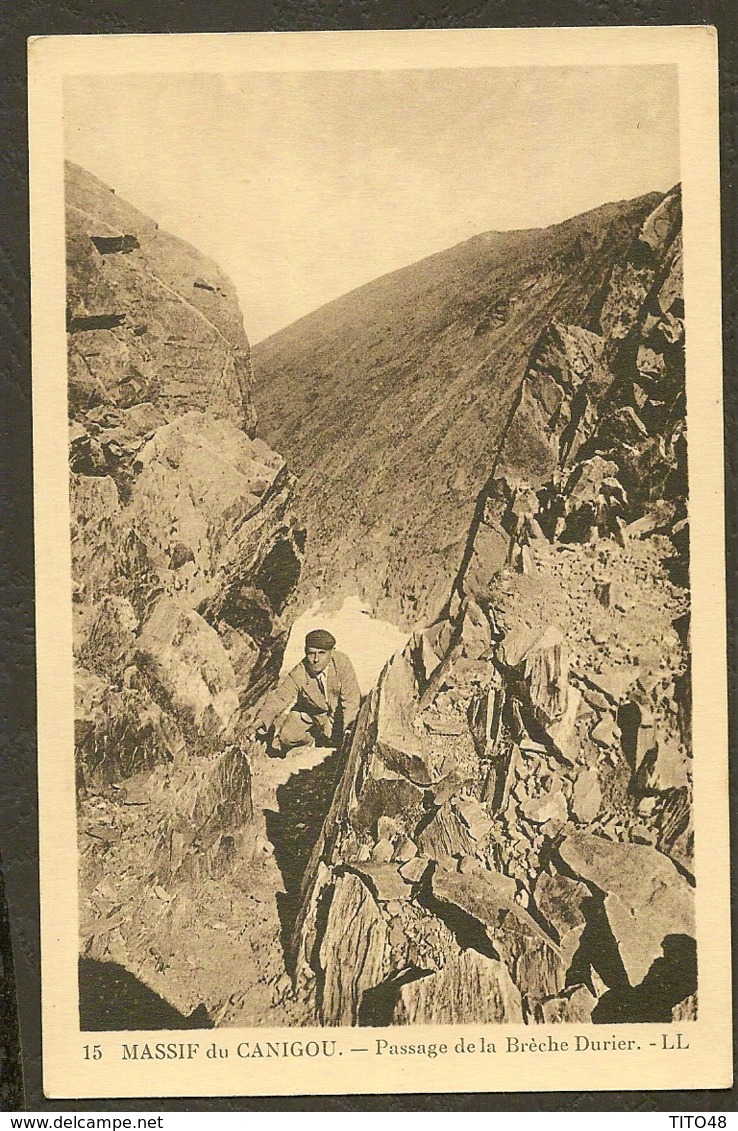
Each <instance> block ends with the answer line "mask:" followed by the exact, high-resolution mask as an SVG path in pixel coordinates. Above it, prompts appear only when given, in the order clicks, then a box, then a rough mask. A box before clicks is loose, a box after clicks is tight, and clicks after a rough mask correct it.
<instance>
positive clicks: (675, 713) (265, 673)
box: [29, 26, 732, 1099]
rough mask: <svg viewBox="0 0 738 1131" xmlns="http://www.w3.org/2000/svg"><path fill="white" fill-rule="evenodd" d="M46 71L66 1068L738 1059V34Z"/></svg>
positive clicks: (725, 1073) (632, 33)
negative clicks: (728, 655) (734, 810)
mask: <svg viewBox="0 0 738 1131" xmlns="http://www.w3.org/2000/svg"><path fill="white" fill-rule="evenodd" d="M29 75H30V78H29V97H30V165H31V220H32V223H31V229H32V290H33V386H34V405H33V410H34V459H35V523H36V561H37V618H38V620H37V633H38V700H39V716H38V725H39V790H40V816H41V843H40V863H41V900H42V908H41V911H42V957H43V968H42V989H43V1003H42V1004H43V1059H44V1081H45V1090H46V1093H47V1095H48V1096H49V1097H52V1098H58V1099H62V1098H72V1097H74V1098H90V1099H94V1098H101V1097H107V1098H112V1097H121V1098H124V1097H142V1096H143V1097H145V1096H152V1097H153V1096H157V1097H159V1096H220V1095H222V1096H226V1095H245V1096H249V1095H273V1096H276V1095H321V1094H335V1093H339V1094H342V1093H349V1094H351V1093H400V1092H455V1091H464V1092H467V1091H480V1092H495V1091H510V1090H516V1091H531V1090H539V1091H540V1090H552V1091H556V1090H582V1089H586V1090H597V1089H619V1090H622V1089H629V1088H633V1089H654V1088H656V1089H669V1088H719V1087H728V1086H729V1085H730V1083H731V1080H732V1060H731V988H730V936H729V912H730V900H729V890H728V787H727V722H726V685H727V680H726V665H725V595H724V588H725V580H724V535H723V455H722V453H723V443H722V410H721V405H722V400H721V380H722V374H721V326H720V310H721V292H720V202H719V182H718V99H717V47H716V37H715V32H714V29H711V28H708V27H697V26H695V27H637V28H636V27H620V28H558V29H535V30H534V29H526V30H522V29H517V30H515V29H508V30H494V29H488V30H470V31H392V32H389V31H386V32H336V33H294V34H293V33H286V34H281V33H280V34H277V33H274V34H272V33H269V34H228V35H143V36H137V35H119V36H118V35H113V36H105V35H103V36H89V37H86V36H79V37H77V36H69V37H63V36H50V37H44V36H41V37H38V38H36V39H33V40H31V41H30V43H29Z"/></svg>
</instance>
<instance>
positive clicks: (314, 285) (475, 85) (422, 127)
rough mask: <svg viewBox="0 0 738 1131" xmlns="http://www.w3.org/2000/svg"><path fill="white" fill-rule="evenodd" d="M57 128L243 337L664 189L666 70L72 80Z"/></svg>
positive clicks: (672, 104) (675, 141)
mask: <svg viewBox="0 0 738 1131" xmlns="http://www.w3.org/2000/svg"><path fill="white" fill-rule="evenodd" d="M64 125H65V151H66V155H67V157H68V158H70V159H71V160H72V161H75V162H77V163H78V164H80V165H82V166H84V167H85V168H86V169H88V170H89V171H90V172H91V173H94V174H95V175H96V176H98V177H100V178H101V179H102V180H103V181H105V182H106V183H107V184H108V185H110V186H111V187H112V188H114V189H115V190H116V192H117V193H118V195H119V196H121V197H123V198H124V199H126V200H128V201H129V202H130V203H131V204H133V205H135V207H137V208H139V209H140V210H141V211H142V212H145V213H146V214H147V215H148V216H150V217H151V218H152V219H154V220H156V221H157V222H158V223H159V225H160V227H162V228H165V229H167V230H168V231H170V232H172V233H173V234H175V235H178V236H180V237H181V238H183V239H185V240H187V241H189V242H190V243H192V244H194V245H195V247H197V248H198V249H199V250H200V251H202V252H203V253H204V254H205V255H208V256H210V257H211V258H213V259H215V260H216V262H217V263H218V264H219V266H220V267H221V268H222V269H223V270H224V271H225V272H226V273H227V274H228V275H229V276H230V278H231V279H232V281H233V283H234V284H235V286H236V289H237V292H238V296H239V300H240V303H241V308H242V311H243V315H244V325H245V328H246V333H247V335H248V337H249V339H250V341H251V343H252V344H255V343H256V342H258V341H260V340H261V339H263V338H265V337H267V336H269V335H270V334H272V333H274V332H275V331H276V330H278V329H280V328H281V327H283V326H286V325H288V324H289V323H291V322H293V321H295V320H296V319H297V318H300V317H302V316H303V315H304V314H307V313H309V312H310V311H312V310H314V309H316V308H317V307H319V306H322V305H323V304H324V303H326V302H328V301H330V300H331V299H333V298H336V297H338V296H339V295H341V294H345V293H346V292H347V291H350V290H353V289H354V288H355V287H357V286H360V285H361V284H362V283H365V282H368V281H369V280H371V279H374V278H376V277H378V276H379V275H383V274H385V273H386V272H388V271H392V270H395V269H396V268H398V267H402V266H405V265H406V264H408V263H413V262H415V261H416V260H418V259H421V258H423V257H424V256H426V255H430V254H432V253H433V252H436V251H440V250H442V249H443V248H446V247H451V246H453V245H454V244H456V243H459V242H460V241H461V240H464V239H467V238H469V237H470V236H473V235H477V234H478V233H480V232H484V231H489V230H493V229H494V230H508V229H512V228H529V227H545V226H547V225H549V224H552V223H557V222H559V221H561V220H565V219H568V218H569V217H570V216H574V215H576V214H577V213H580V212H584V211H586V210H587V209H589V208H594V207H596V206H597V205H599V204H604V203H606V202H607V201H611V200H623V199H628V198H631V197H634V196H639V195H641V194H643V193H646V192H651V191H654V190H660V191H665V190H666V189H668V188H670V187H671V186H672V185H673V184H675V183H676V182H677V181H678V180H679V133H678V91H677V72H676V68H672V67H621V66H617V67H614V66H613V67H604V66H597V67H581V66H579V67H526V68H515V67H509V68H507V67H502V68H501V67H495V68H492V67H490V68H479V69H465V70H463V69H451V68H449V69H444V70H408V71H353V72H351V71H336V72H330V71H323V72H320V71H311V72H294V71H292V72H287V73H279V74H277V73H251V74H244V75H232V74H228V75H217V74H186V75H184V74H183V75H172V74H166V75H164V74H162V75H155V74H151V75H141V74H131V75H112V76H111V75H107V76H104V77H99V76H89V77H87V76H86V77H75V78H69V79H67V80H66V83H65V99H64Z"/></svg>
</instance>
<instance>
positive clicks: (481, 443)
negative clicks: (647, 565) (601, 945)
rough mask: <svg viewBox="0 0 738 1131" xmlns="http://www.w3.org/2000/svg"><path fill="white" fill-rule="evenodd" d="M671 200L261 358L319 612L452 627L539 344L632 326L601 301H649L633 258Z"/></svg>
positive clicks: (504, 239) (616, 212)
mask: <svg viewBox="0 0 738 1131" xmlns="http://www.w3.org/2000/svg"><path fill="white" fill-rule="evenodd" d="M659 199H660V198H659V196H658V195H656V194H653V195H651V196H648V197H644V198H642V199H639V200H634V201H626V202H620V203H617V204H608V205H606V206H604V207H602V208H598V209H596V210H595V211H593V212H590V213H587V214H585V215H582V216H578V217H576V218H574V219H573V220H569V221H567V222H566V223H564V224H560V225H558V226H556V227H552V228H548V229H545V230H535V231H520V232H507V233H496V232H490V233H486V234H484V235H480V236H477V237H475V238H474V239H471V240H469V241H467V242H465V243H463V244H460V245H459V246H458V247H455V248H452V249H450V250H448V251H444V252H441V253H439V254H438V255H435V256H432V257H430V258H429V259H426V260H423V261H421V262H420V263H416V264H413V265H412V266H411V267H407V268H404V269H403V270H401V271H397V272H394V273H393V274H391V275H388V276H385V277H384V278H381V279H378V280H376V281H374V282H373V283H370V284H368V285H367V286H365V287H362V288H360V289H359V290H357V291H355V292H353V293H351V294H349V295H346V296H344V297H343V298H340V299H338V300H336V301H335V302H333V303H330V304H329V305H328V306H326V307H324V308H322V309H321V310H319V311H316V312H315V313H314V314H311V315H308V316H307V317H306V318H304V319H302V320H301V321H299V322H297V323H295V324H294V325H292V326H290V327H288V328H287V329H285V330H283V331H281V332H279V333H278V334H276V335H274V336H273V337H272V338H270V339H269V340H268V341H266V342H262V343H260V344H259V345H258V346H257V347H256V348H255V351H254V358H255V366H256V368H257V371H258V375H259V379H258V382H257V388H256V390H255V397H256V402H257V406H258V409H259V415H260V418H261V421H262V427H263V433H264V435H265V436H266V437H267V438H268V440H269V442H270V443H274V444H275V445H276V446H277V447H278V448H279V450H280V451H283V452H285V453H286V455H287V458H288V459H289V461H290V466H292V467H293V468H294V470H295V471H296V473H297V474H298V475H299V476H300V480H301V483H300V488H299V491H300V495H299V506H300V513H301V514H302V515H304V517H305V521H306V524H307V527H308V530H309V531H310V541H309V543H308V546H307V555H308V557H307V568H306V570H305V574H304V579H303V592H304V596H305V597H306V598H307V597H311V596H313V595H314V593H315V592H316V590H317V591H321V589H322V590H323V591H324V592H327V593H330V594H336V593H340V592H343V593H346V594H350V593H357V592H358V593H360V594H361V595H362V596H364V597H366V598H368V599H369V600H370V601H371V602H372V603H374V604H375V605H376V606H377V607H380V608H382V609H384V610H385V612H386V613H387V614H388V615H390V616H391V617H392V619H395V620H401V621H403V622H404V623H406V624H408V625H413V624H416V623H419V622H421V623H424V622H427V621H428V620H429V619H431V618H432V617H434V616H436V615H437V614H438V611H439V609H440V608H441V606H442V604H443V603H444V601H445V600H446V598H447V596H448V591H449V588H450V585H451V582H452V580H453V578H454V575H455V574H456V572H457V570H458V565H459V561H460V559H461V556H462V554H463V550H464V545H465V543H466V541H467V537H468V532H469V525H470V522H471V520H472V516H473V510H474V499H475V498H476V496H477V494H478V493H479V491H480V490H481V488H482V487H483V485H484V483H485V480H486V479H487V477H488V476H489V473H490V467H491V466H492V464H493V462H494V460H495V458H496V455H497V452H498V449H499V446H500V443H501V439H502V436H503V434H504V431H505V428H506V425H507V422H508V419H509V416H510V413H511V410H512V408H513V405H514V403H515V398H516V396H517V395H518V390H519V387H520V380H521V374H522V373H523V371H524V369H525V366H526V364H527V362H528V359H529V358H530V356H531V352H532V351H533V349H534V346H535V344H536V342H537V340H538V339H539V337H540V335H541V333H542V332H544V331H545V330H546V328H547V327H548V326H549V324H550V322H551V320H552V318H554V317H556V318H558V319H559V320H560V321H561V322H562V323H564V324H574V325H577V326H583V327H587V328H591V329H593V330H595V331H597V332H599V331H598V325H597V324H596V317H595V316H596V315H599V316H601V317H602V318H603V319H604V321H605V322H606V323H609V321H612V319H613V318H615V317H619V316H620V314H621V310H620V309H619V308H618V310H617V311H616V312H610V311H608V309H607V308H606V307H605V305H604V304H603V298H602V295H603V288H604V287H605V286H606V284H607V280H608V279H609V277H610V275H611V273H612V272H613V270H614V269H615V270H618V271H620V272H621V273H623V288H624V289H629V290H632V292H633V296H632V299H631V300H629V301H630V303H631V306H632V304H633V303H634V302H637V301H638V300H637V291H638V286H639V280H640V278H641V276H642V275H643V272H644V270H647V269H646V268H645V267H642V266H640V265H632V264H631V265H630V266H627V265H626V260H625V257H626V253H627V250H628V248H629V246H630V245H631V243H632V240H633V237H634V235H635V234H636V233H637V231H638V229H639V227H640V225H641V224H642V222H643V221H644V219H645V217H646V215H647V214H648V213H649V212H651V210H652V209H653V208H654V207H655V206H656V204H657V203H658V201H659ZM593 319H594V320H595V324H593ZM609 330H610V327H609V324H608V333H609ZM619 332H620V331H619V330H618V329H617V328H613V334H615V335H617V334H618V333H619ZM583 337H584V338H586V334H585V335H583ZM390 453H391V456H390ZM534 454H537V453H534V452H531V455H532V456H533V455H534Z"/></svg>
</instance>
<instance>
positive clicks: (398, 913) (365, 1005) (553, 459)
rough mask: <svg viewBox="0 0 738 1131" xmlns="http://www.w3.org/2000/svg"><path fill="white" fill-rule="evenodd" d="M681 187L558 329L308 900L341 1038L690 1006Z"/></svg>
mask: <svg viewBox="0 0 738 1131" xmlns="http://www.w3.org/2000/svg"><path fill="white" fill-rule="evenodd" d="M680 231H681V212H680V196H679V191H678V189H677V190H674V191H672V192H671V193H669V194H667V195H666V196H665V197H664V198H662V199H661V200H659V201H658V202H657V204H656V207H655V208H652V210H651V211H650V212H649V214H648V215H647V216H646V217H644V218H643V223H642V224H641V226H640V227H639V230H638V231H637V232H636V234H635V238H633V240H632V241H631V243H630V246H629V248H628V249H627V254H626V255H625V256H624V257H623V259H622V260H621V261H619V262H618V263H616V264H615V265H614V267H613V268H612V270H611V272H610V274H609V277H608V278H607V279H606V281H605V283H604V284H603V286H602V288H601V290H600V292H599V294H598V295H597V302H596V304H594V305H592V307H591V309H590V310H589V312H588V319H587V325H586V326H582V325H576V324H573V323H571V322H567V321H563V320H561V319H554V320H553V321H550V322H549V324H548V326H546V327H545V328H544V329H543V331H542V332H541V334H540V335H539V337H538V340H537V341H536V343H535V344H534V347H533V349H532V352H531V356H530V358H529V359H528V363H527V365H526V367H525V368H524V370H523V379H522V382H521V383H520V384H519V388H518V392H517V396H516V400H515V407H514V411H513V412H512V414H511V416H510V419H509V422H508V425H507V428H506V430H505V434H504V436H503V438H502V442H501V444H500V448H499V451H498V452H497V453H496V455H495V458H494V460H493V461H492V468H491V471H490V473H489V475H488V478H487V482H486V484H485V487H484V489H483V491H482V492H481V494H480V496H479V499H478V501H477V506H476V512H475V518H474V522H473V524H472V528H471V532H470V536H469V540H468V544H467V550H466V553H465V554H464V556H463V560H462V564H461V568H460V569H459V572H458V575H457V578H456V581H455V583H454V585H453V587H452V590H451V596H450V598H449V599H448V601H447V603H446V607H445V610H444V613H443V615H442V616H441V617H440V618H439V619H438V620H437V621H436V623H434V624H433V625H432V626H431V627H429V628H427V629H425V630H422V631H418V632H416V633H415V634H414V635H413V637H412V639H411V641H410V643H409V644H408V646H407V648H406V649H405V651H404V652H403V653H402V654H398V655H396V656H395V657H393V659H392V660H391V661H390V663H389V664H388V665H387V667H386V668H385V670H384V672H383V674H382V676H381V678H380V680H379V683H378V684H377V686H376V687H375V689H374V690H373V691H372V693H371V694H370V696H369V697H368V699H367V701H366V703H365V704H364V707H363V708H362V712H361V715H360V717H359V721H358V724H357V730H356V734H355V736H354V740H353V744H352V747H351V750H350V753H349V756H348V762H347V765H346V769H345V771H344V774H343V778H342V781H341V783H340V786H339V788H338V791H337V793H336V796H335V799H334V803H333V808H332V810H331V812H330V814H329V816H328V819H327V821H326V823H325V826H324V829H323V832H322V835H321V838H320V840H319V842H318V844H317V845H316V848H315V851H314V854H313V859H312V861H311V865H310V867H309V868H308V870H307V873H306V877H305V881H304V887H303V906H302V911H301V914H300V917H299V919H298V922H297V926H296V929H295V933H294V938H293V957H294V963H295V978H296V983H297V985H298V986H301V987H302V989H303V992H304V993H307V994H312V1000H313V1008H314V1011H315V1016H316V1018H317V1020H318V1021H319V1022H320V1023H322V1024H328V1025H331V1024H360V1025H361V1024H372V1025H381V1024H389V1023H396V1024H408V1023H413V1022H417V1023H428V1022H436V1021H459V1020H463V1021H466V1022H471V1021H474V1020H477V1021H488V1022H503V1021H509V1022H514V1021H520V1020H524V1021H526V1022H529V1023H535V1022H557V1021H576V1022H582V1021H590V1020H592V1021H595V1022H607V1023H611V1022H614V1021H669V1020H670V1019H671V1018H672V1016H675V1017H676V1016H678V1017H679V1018H680V1019H685V1018H689V1017H692V1016H694V1015H695V1010H696V989H697V983H696V958H695V941H694V940H695V931H694V922H693V914H694V911H693V885H694V876H693V871H692V848H693V845H692V832H691V768H690V763H691V748H690V725H689V720H690V713H691V707H690V680H689V666H688V661H689V651H688V623H689V592H688V538H687V527H686V493H687V484H686V439H685V402H684V364H683V333H684V329H683V314H684V311H683V305H682V289H681V274H680V262H681V257H680V248H681V244H680V241H681V236H680Z"/></svg>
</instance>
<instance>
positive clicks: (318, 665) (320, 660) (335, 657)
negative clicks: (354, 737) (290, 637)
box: [256, 628, 361, 754]
mask: <svg viewBox="0 0 738 1131" xmlns="http://www.w3.org/2000/svg"><path fill="white" fill-rule="evenodd" d="M360 703H361V692H360V690H359V684H358V683H357V680H356V673H355V672H354V669H353V666H352V664H351V661H350V660H349V658H348V656H345V655H344V654H343V652H338V651H336V639H335V637H334V636H332V635H331V633H330V632H327V631H326V630H325V629H323V628H318V629H315V630H314V631H313V632H309V633H308V634H307V636H306V637H305V656H304V657H303V659H302V660H301V661H300V663H299V664H297V666H296V667H294V668H293V669H292V671H290V672H288V673H287V675H285V676H284V677H283V678H282V679H281V680H280V681H279V684H278V685H277V687H276V688H275V690H274V691H273V692H272V693H271V694H270V695H267V697H266V699H265V701H264V704H263V706H262V708H261V710H260V712H259V715H258V718H257V722H256V737H257V738H258V739H260V740H261V741H265V740H266V737H267V732H268V731H269V728H270V727H271V726H272V725H273V726H274V738H273V740H272V745H273V746H275V747H276V748H277V749H280V750H281V751H282V753H283V754H284V753H286V752H287V751H288V750H292V749H294V747H296V746H308V745H315V744H316V742H317V743H319V744H320V745H330V746H340V744H341V742H342V741H343V738H344V735H345V733H346V731H347V730H348V728H349V727H351V726H352V725H353V723H354V721H355V719H356V716H357V715H358V713H359V705H360Z"/></svg>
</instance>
